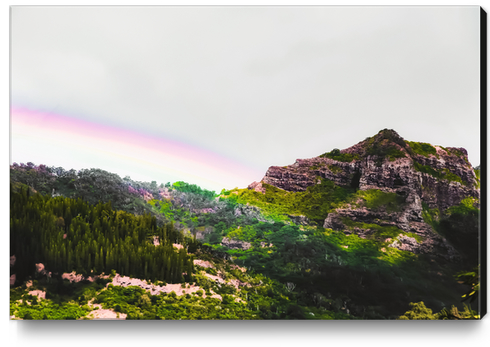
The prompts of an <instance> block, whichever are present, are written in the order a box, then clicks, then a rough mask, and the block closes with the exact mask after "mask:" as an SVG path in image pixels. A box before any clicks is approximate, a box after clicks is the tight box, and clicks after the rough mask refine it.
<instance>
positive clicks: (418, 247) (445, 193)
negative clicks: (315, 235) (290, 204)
mask: <svg viewBox="0 0 490 347" xmlns="http://www.w3.org/2000/svg"><path fill="white" fill-rule="evenodd" d="M325 179H326V180H330V181H333V182H334V183H335V184H337V185H340V186H350V187H353V188H356V189H359V190H364V191H365V190H370V189H377V190H381V191H383V192H385V193H396V194H397V195H398V196H399V197H401V198H402V200H403V203H401V204H400V209H399V211H396V212H392V211H391V212H388V211H386V210H383V209H381V210H373V209H369V208H366V207H362V206H356V205H355V204H354V205H348V206H342V207H340V208H337V209H336V210H335V211H333V212H332V213H330V214H329V215H328V217H327V218H326V220H325V222H324V227H325V228H331V229H334V230H342V231H344V232H346V233H350V232H353V231H352V230H353V229H352V228H351V229H349V228H347V227H346V225H345V224H344V223H343V220H346V219H348V220H350V221H354V222H358V223H367V224H377V225H379V226H396V227H397V228H399V229H400V231H401V232H404V233H414V234H417V235H420V236H421V237H422V238H423V239H424V241H423V242H421V243H420V242H417V241H415V243H414V239H413V238H410V237H408V236H405V235H402V234H401V236H399V237H398V238H397V239H396V240H393V243H392V244H391V247H396V248H399V249H402V250H409V251H411V252H414V253H429V252H434V251H435V250H444V251H442V252H441V253H442V254H444V256H445V257H446V258H454V257H457V252H456V251H455V250H454V249H453V247H452V246H451V245H449V244H448V242H447V241H446V240H445V239H444V238H443V237H441V236H439V235H438V234H436V233H435V232H434V231H433V230H432V228H431V226H429V225H428V224H426V223H425V222H424V219H423V218H422V211H423V204H424V203H425V204H426V205H427V207H428V208H430V209H436V208H437V209H439V211H440V212H441V213H443V212H444V211H445V210H447V209H448V208H449V207H451V206H455V205H458V204H459V203H460V202H461V201H462V200H463V199H464V198H467V197H472V198H475V201H477V203H478V201H479V198H480V190H479V189H478V188H477V179H476V176H475V173H474V170H473V168H472V166H471V165H470V164H469V162H468V154H467V152H466V150H465V149H464V148H453V147H448V148H444V147H440V146H432V145H429V144H424V143H414V142H408V141H405V140H404V139H403V138H402V137H401V136H399V135H398V134H397V133H396V132H395V131H393V130H387V129H385V130H382V131H380V132H379V133H378V134H377V135H375V136H373V137H371V138H367V139H366V140H364V141H362V142H360V143H358V144H356V145H354V146H352V147H350V148H347V149H344V150H341V151H339V150H334V151H332V152H329V153H325V154H323V155H321V156H318V157H315V158H311V159H298V160H296V162H295V163H294V164H292V165H289V166H284V167H278V166H272V167H270V168H269V169H268V170H267V173H266V174H265V176H264V178H263V179H262V180H261V181H260V182H254V183H253V184H251V185H250V186H249V189H254V190H256V191H260V192H263V191H264V184H267V185H272V186H274V187H277V188H280V189H283V190H286V191H292V192H299V191H305V190H307V188H308V187H310V186H313V185H315V184H319V183H320V182H321V181H322V180H325ZM478 207H479V206H478ZM356 232H357V233H359V235H360V236H361V237H362V236H368V234H369V230H360V229H359V228H357V230H356Z"/></svg>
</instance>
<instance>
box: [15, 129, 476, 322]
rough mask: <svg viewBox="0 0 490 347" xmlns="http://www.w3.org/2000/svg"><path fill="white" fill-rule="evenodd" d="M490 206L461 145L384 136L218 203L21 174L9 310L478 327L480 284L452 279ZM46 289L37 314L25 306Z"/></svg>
mask: <svg viewBox="0 0 490 347" xmlns="http://www.w3.org/2000/svg"><path fill="white" fill-rule="evenodd" d="M479 201H480V190H479V170H478V169H473V168H472V167H471V165H470V164H469V162H468V159H467V153H466V151H465V150H464V149H463V148H453V147H446V148H445V147H441V146H433V145H430V144H427V143H418V142H410V141H406V140H404V139H403V138H402V137H401V136H399V135H398V134H397V133H396V132H395V131H393V130H387V129H385V130H382V131H380V132H379V133H378V134H376V135H375V136H373V137H371V138H367V139H365V140H364V141H361V142H359V143H358V144H356V145H354V146H352V147H350V148H347V149H344V150H338V149H334V150H332V151H330V152H327V153H324V154H322V155H319V156H318V157H315V158H310V159H298V160H297V161H296V162H295V163H294V164H292V165H288V166H285V167H275V166H273V167H270V168H269V170H267V172H266V173H265V176H264V178H263V179H262V180H261V181H260V182H254V183H252V184H250V185H249V187H248V188H244V189H233V190H229V191H226V190H223V191H222V192H220V194H216V193H215V192H210V191H207V190H205V189H201V188H200V187H198V186H195V185H192V184H188V183H184V182H176V183H174V184H170V183H167V184H165V185H164V184H160V185H158V184H157V183H156V182H151V183H146V182H135V181H133V180H131V179H130V178H129V177H125V178H123V179H121V178H120V177H119V176H117V175H115V174H111V173H108V172H106V171H103V170H100V169H90V170H80V171H79V172H76V171H74V170H70V171H66V170H64V169H63V168H49V167H46V166H43V165H39V166H35V165H34V164H32V163H28V164H27V165H24V164H20V165H17V164H14V165H12V166H11V236H10V239H11V256H13V257H14V259H15V260H14V264H13V266H12V271H11V272H12V274H15V279H14V280H15V282H13V283H12V281H11V283H12V284H13V289H12V290H11V315H15V316H16V317H20V318H24V319H25V314H26V313H29V315H30V317H33V318H35V319H37V318H36V317H43V315H40V313H39V312H41V311H42V312H44V311H46V310H48V308H42V307H40V306H39V305H41V306H42V305H45V306H46V307H51V306H49V305H55V304H56V305H61V307H65V306H66V307H67V308H66V310H67V312H68V311H69V312H78V313H77V314H75V315H74V317H75V318H81V317H88V315H90V312H92V311H93V309H94V306H93V305H94V301H93V300H95V301H96V302H99V303H100V304H101V305H102V306H101V307H100V309H104V310H109V311H108V312H112V313H107V314H108V317H113V318H116V316H117V314H118V313H119V314H120V315H124V317H126V319H179V318H182V319H194V318H196V319H395V318H398V317H400V316H402V315H403V314H404V313H405V312H406V311H407V310H409V309H410V305H409V304H410V303H417V302H424V303H425V305H427V307H430V308H431V309H433V310H434V311H441V310H442V311H441V312H445V313H444V314H439V315H433V316H431V315H429V316H430V317H432V319H435V318H439V319H443V318H453V319H454V318H455V317H457V316H458V315H460V317H461V315H463V316H464V317H465V318H469V317H472V316H473V315H474V313H471V311H470V310H468V308H465V307H464V305H463V304H461V296H462V295H464V294H465V293H466V292H467V291H468V289H469V288H471V286H473V287H474V286H475V283H478V274H477V273H472V275H468V274H467V275H466V277H460V278H459V281H460V282H463V283H462V284H460V283H458V281H457V279H456V278H455V276H456V275H457V274H459V273H461V272H466V273H468V271H472V270H473V269H475V268H477V267H478V265H479V264H478V259H479V258H478V255H479V252H480V249H479V229H478V216H479V207H480V205H479ZM11 263H12V262H11ZM36 264H43V267H45V270H43V271H38V270H36V266H35V265H36ZM198 264H200V265H198ZM202 264H206V266H202ZM239 268H240V269H241V270H237V269H239ZM50 272H51V276H49V273H50ZM72 272H74V273H73V276H75V275H76V274H79V276H80V277H79V278H80V279H84V280H82V281H80V282H78V283H75V282H73V283H70V282H69V279H68V277H69V276H71V275H69V274H70V273H72ZM477 272H478V271H477ZM63 274H64V275H63ZM124 276H127V278H126V277H124ZM472 276H473V277H472ZM63 277H65V278H63ZM129 277H133V278H138V279H141V280H144V282H141V281H140V282H137V281H136V282H133V280H130V278H129ZM121 278H126V279H125V280H124V281H122V280H120V279H121ZM475 278H476V282H475ZM54 279H56V280H54ZM89 279H90V280H91V281H92V282H91V281H90V280H89ZM33 280H34V282H32V281H33ZM29 281H30V282H29ZM109 281H111V284H109ZM123 282H124V283H123ZM164 282H165V283H164ZM27 283H29V284H30V285H31V286H30V287H29V289H28V288H27V286H26V284H27ZM55 283H56V284H55ZM134 284H137V285H136V286H134ZM33 285H34V287H35V290H38V291H40V292H47V293H48V294H47V297H46V298H44V299H39V302H38V299H36V301H35V304H34V305H37V306H35V308H32V307H29V306H28V305H27V306H26V304H25V303H24V304H20V303H19V301H18V300H21V299H22V298H23V299H22V300H24V301H26V300H29V301H30V302H31V305H32V293H31V294H29V292H34V287H32V286H33ZM179 286H180V287H179ZM31 287H32V288H31ZM131 288H133V289H131ZM184 288H185V289H184ZM130 289H131V290H132V291H131V295H129V294H128V293H129V292H127V290H130ZM199 290H201V292H199ZM172 291H173V292H174V294H171V292H172ZM184 291H185V292H184ZM470 292H471V291H470ZM36 293H37V292H36ZM81 293H87V294H86V295H85V294H84V295H85V296H83V298H82V297H81V296H80V294H81ZM196 293H200V294H196ZM29 295H31V296H29ZM169 295H170V296H171V298H170V297H169ZM475 297H476V295H472V299H474V298H475ZM128 298H132V299H130V300H129V299H128ZM50 300H51V301H50ZM91 300H92V301H91ZM128 300H129V301H128ZM216 300H218V301H216ZM89 302H91V303H89ZM478 304H479V303H478V300H477V301H476V302H473V303H472V308H473V309H475V308H477V307H478ZM63 305H65V306H63ZM70 305H71V306H70ZM90 305H92V306H90ZM418 305H419V304H418ZM421 305H423V304H421ZM452 305H455V306H456V307H457V308H455V309H453V310H452V311H450V310H445V311H444V310H443V309H444V308H448V309H450V308H451V306H452ZM116 306H117V307H116ZM218 306H219V307H220V309H215V308H216V307H218ZM191 307H192V310H197V311H199V312H201V314H198V315H193V314H190V313H189V310H190V308H191ZM417 307H418V308H420V305H419V306H417ZM170 308H172V309H170ZM188 308H189V310H188ZM424 308H425V306H424ZM222 309H224V311H222ZM458 309H459V311H458ZM463 309H465V311H463ZM29 310H30V311H29ZM43 310H44V311H43ZM70 310H71V311H70ZM80 310H82V311H83V310H84V311H83V312H82V311H80ZM110 310H112V311H110ZM172 310H173V311H172ZM454 310H456V311H454ZM218 311H219V312H218ZM101 312H102V311H101ZM176 312H178V313H176ZM225 312H226V313H225ZM448 312H452V313H448ZM458 312H459V313H458ZM461 312H466V313H465V314H462V313H461ZM43 314H44V313H43ZM111 314H112V316H111ZM408 316H410V315H408ZM47 317H48V318H50V316H49V315H47ZM67 317H68V316H63V317H62V319H66V318H67ZM92 317H93V314H92Z"/></svg>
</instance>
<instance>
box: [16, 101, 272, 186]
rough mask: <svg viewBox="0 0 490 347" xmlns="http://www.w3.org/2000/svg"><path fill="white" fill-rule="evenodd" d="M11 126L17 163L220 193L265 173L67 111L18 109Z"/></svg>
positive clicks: (213, 154)
mask: <svg viewBox="0 0 490 347" xmlns="http://www.w3.org/2000/svg"><path fill="white" fill-rule="evenodd" d="M10 125H11V158H10V161H11V163H12V162H18V163H20V162H24V163H25V162H29V161H31V162H33V163H35V164H45V165H48V166H52V165H56V166H63V167H64V168H65V169H70V168H75V169H81V168H100V169H103V170H106V171H110V172H114V173H117V174H119V175H120V176H122V177H124V176H126V175H128V176H131V178H132V179H136V180H142V181H152V180H156V181H158V180H160V181H158V182H159V183H165V182H174V181H177V180H182V181H186V182H189V183H193V184H198V185H200V186H201V187H203V188H206V189H212V190H216V191H220V190H221V189H222V188H227V189H230V188H234V187H243V186H246V185H248V184H249V183H251V182H253V181H255V180H260V178H261V177H262V175H263V172H261V171H259V170H257V169H253V168H251V167H250V166H249V165H244V164H242V163H240V162H238V161H236V160H233V159H232V158H227V157H225V156H222V155H220V154H218V153H215V152H212V151H209V150H205V149H202V148H199V147H196V146H192V145H189V144H186V143H183V142H179V141H175V140H170V139H165V138H161V137H157V136H154V135H149V134H144V133H141V132H137V131H133V130H127V129H123V128H119V127H116V126H109V125H103V124H99V123H96V122H91V121H87V120H82V119H79V118H75V117H69V116H66V115H60V114H55V113H49V112H42V111H35V110H30V109H27V108H20V107H13V108H12V109H11V114H10Z"/></svg>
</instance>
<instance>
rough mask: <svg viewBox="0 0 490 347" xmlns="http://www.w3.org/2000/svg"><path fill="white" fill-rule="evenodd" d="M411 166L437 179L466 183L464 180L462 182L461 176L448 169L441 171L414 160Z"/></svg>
mask: <svg viewBox="0 0 490 347" xmlns="http://www.w3.org/2000/svg"><path fill="white" fill-rule="evenodd" d="M413 167H414V169H415V170H416V171H419V172H423V173H426V174H429V175H431V176H432V177H435V178H437V179H441V180H448V181H449V182H459V183H461V184H467V183H466V182H463V180H462V179H461V177H459V176H458V175H456V174H454V173H452V172H450V171H449V170H448V169H444V170H441V171H437V170H434V169H433V168H432V167H430V166H428V165H422V164H420V163H418V162H416V161H414V162H413Z"/></svg>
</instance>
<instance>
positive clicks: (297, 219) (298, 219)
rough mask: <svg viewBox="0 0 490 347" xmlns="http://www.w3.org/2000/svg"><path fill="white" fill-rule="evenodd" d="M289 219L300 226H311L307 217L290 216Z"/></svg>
mask: <svg viewBox="0 0 490 347" xmlns="http://www.w3.org/2000/svg"><path fill="white" fill-rule="evenodd" d="M288 217H289V218H290V219H291V220H292V221H293V222H294V223H295V224H299V225H308V224H310V220H309V219H308V218H307V217H306V216H302V215H300V216H295V215H288Z"/></svg>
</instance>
